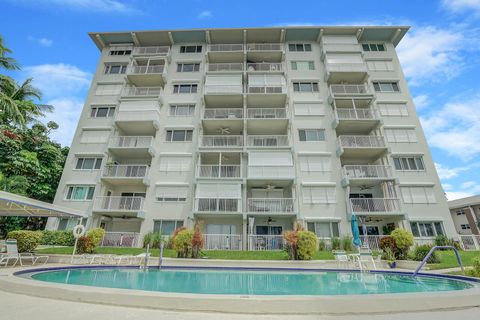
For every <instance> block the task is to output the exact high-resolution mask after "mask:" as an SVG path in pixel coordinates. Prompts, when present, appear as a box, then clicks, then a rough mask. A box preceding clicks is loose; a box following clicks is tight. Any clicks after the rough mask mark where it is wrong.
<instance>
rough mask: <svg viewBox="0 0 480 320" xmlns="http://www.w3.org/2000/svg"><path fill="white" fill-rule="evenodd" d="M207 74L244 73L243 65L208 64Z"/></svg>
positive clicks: (236, 63)
mask: <svg viewBox="0 0 480 320" xmlns="http://www.w3.org/2000/svg"><path fill="white" fill-rule="evenodd" d="M207 72H212V73H216V72H218V73H223V72H225V73H229V72H243V63H241V62H234V63H209V64H207Z"/></svg>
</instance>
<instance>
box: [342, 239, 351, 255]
mask: <svg viewBox="0 0 480 320" xmlns="http://www.w3.org/2000/svg"><path fill="white" fill-rule="evenodd" d="M342 248H343V250H345V251H352V248H353V239H352V237H350V236H346V237H343V238H342Z"/></svg>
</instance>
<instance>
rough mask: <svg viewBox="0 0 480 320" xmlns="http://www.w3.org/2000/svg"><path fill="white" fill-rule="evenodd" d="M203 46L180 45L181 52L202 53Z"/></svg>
mask: <svg viewBox="0 0 480 320" xmlns="http://www.w3.org/2000/svg"><path fill="white" fill-rule="evenodd" d="M201 52H202V46H180V53H201Z"/></svg>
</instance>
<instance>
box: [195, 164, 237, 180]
mask: <svg viewBox="0 0 480 320" xmlns="http://www.w3.org/2000/svg"><path fill="white" fill-rule="evenodd" d="M240 175H241V171H240V165H221V166H220V165H200V166H198V177H200V178H240Z"/></svg>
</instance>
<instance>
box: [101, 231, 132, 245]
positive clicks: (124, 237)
mask: <svg viewBox="0 0 480 320" xmlns="http://www.w3.org/2000/svg"><path fill="white" fill-rule="evenodd" d="M139 236H140V235H139V234H138V233H137V232H105V235H104V236H103V239H102V243H101V244H100V246H102V247H128V248H134V247H136V246H137V243H138V238H139Z"/></svg>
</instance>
